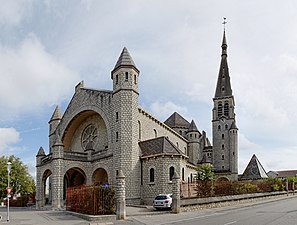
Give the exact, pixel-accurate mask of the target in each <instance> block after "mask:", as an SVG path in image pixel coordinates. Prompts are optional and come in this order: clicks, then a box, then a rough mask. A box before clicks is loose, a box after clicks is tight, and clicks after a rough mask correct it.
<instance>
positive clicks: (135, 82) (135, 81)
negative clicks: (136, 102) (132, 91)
mask: <svg viewBox="0 0 297 225" xmlns="http://www.w3.org/2000/svg"><path fill="white" fill-rule="evenodd" d="M134 84H137V77H136V75H135V74H134Z"/></svg>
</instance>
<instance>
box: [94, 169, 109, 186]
mask: <svg viewBox="0 0 297 225" xmlns="http://www.w3.org/2000/svg"><path fill="white" fill-rule="evenodd" d="M92 181H93V184H95V185H103V184H108V175H107V172H106V170H105V169H103V168H98V169H96V170H95V172H94V173H93V176H92Z"/></svg>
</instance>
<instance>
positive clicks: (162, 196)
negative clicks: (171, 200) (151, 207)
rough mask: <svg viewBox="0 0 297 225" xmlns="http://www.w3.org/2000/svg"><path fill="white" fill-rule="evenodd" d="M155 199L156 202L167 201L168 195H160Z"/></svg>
mask: <svg viewBox="0 0 297 225" xmlns="http://www.w3.org/2000/svg"><path fill="white" fill-rule="evenodd" d="M155 199H156V200H164V199H167V196H166V195H159V196H157V197H156V198H155Z"/></svg>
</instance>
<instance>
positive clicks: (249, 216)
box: [0, 195, 297, 225]
mask: <svg viewBox="0 0 297 225" xmlns="http://www.w3.org/2000/svg"><path fill="white" fill-rule="evenodd" d="M127 213H128V217H127V219H126V220H124V221H116V220H113V221H97V222H89V221H86V220H83V219H80V218H78V217H76V216H72V215H69V214H68V213H67V212H64V211H53V210H42V211H38V210H34V209H28V208H20V209H17V208H12V209H11V217H10V222H9V223H7V222H6V217H7V216H6V208H0V215H2V216H3V220H2V221H0V225H1V224H11V225H53V224H57V225H90V224H91V225H93V224H94V225H97V224H99V225H111V224H112V225H179V224H181V225H194V224H195V225H264V224H265V225H297V195H294V196H289V197H285V198H283V199H278V200H277V199H274V200H262V201H260V200H257V201H255V202H252V203H245V204H236V205H233V206H227V207H221V208H212V209H202V210H198V211H193V212H184V213H180V214H172V213H170V212H169V211H161V212H156V211H154V210H152V209H150V210H149V209H144V208H143V209H140V208H135V207H128V209H127ZM160 213H161V214H160Z"/></svg>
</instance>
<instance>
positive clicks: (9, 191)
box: [6, 188, 12, 197]
mask: <svg viewBox="0 0 297 225" xmlns="http://www.w3.org/2000/svg"><path fill="white" fill-rule="evenodd" d="M11 190H12V188H6V191H7V196H8V197H10V193H11Z"/></svg>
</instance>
